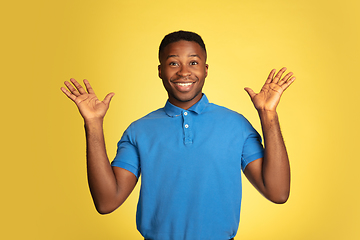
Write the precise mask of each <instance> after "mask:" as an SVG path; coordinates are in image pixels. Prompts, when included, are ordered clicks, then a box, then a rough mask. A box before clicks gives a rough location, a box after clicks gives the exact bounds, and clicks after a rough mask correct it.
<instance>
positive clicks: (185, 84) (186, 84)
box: [176, 83, 192, 87]
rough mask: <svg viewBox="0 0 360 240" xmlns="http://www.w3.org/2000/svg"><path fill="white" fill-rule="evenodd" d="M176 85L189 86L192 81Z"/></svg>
mask: <svg viewBox="0 0 360 240" xmlns="http://www.w3.org/2000/svg"><path fill="white" fill-rule="evenodd" d="M176 84H177V85H180V86H182V87H187V86H190V85H191V84H192V83H176Z"/></svg>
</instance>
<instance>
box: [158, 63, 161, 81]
mask: <svg viewBox="0 0 360 240" xmlns="http://www.w3.org/2000/svg"><path fill="white" fill-rule="evenodd" d="M158 75H159V78H161V65H158Z"/></svg>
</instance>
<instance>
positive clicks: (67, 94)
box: [60, 87, 76, 102]
mask: <svg viewBox="0 0 360 240" xmlns="http://www.w3.org/2000/svg"><path fill="white" fill-rule="evenodd" d="M60 89H61V91H62V92H63V93H65V95H66V96H67V97H68V98H70V99H71V100H73V101H74V102H75V99H76V96H75V95H74V94H72V93H70V92H69V91H68V90H67V89H66V88H64V87H62V88H60Z"/></svg>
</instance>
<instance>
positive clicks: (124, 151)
mask: <svg viewBox="0 0 360 240" xmlns="http://www.w3.org/2000/svg"><path fill="white" fill-rule="evenodd" d="M130 133H131V130H130V127H129V128H128V129H127V130H126V131H125V132H124V134H123V136H122V137H121V139H120V141H119V142H118V148H117V153H116V156H115V158H114V160H113V161H112V162H111V166H113V167H120V168H123V169H126V170H128V171H130V172H132V173H133V174H134V175H135V176H136V177H137V178H139V176H140V158H139V154H138V150H137V147H136V146H135V144H134V142H133V139H132V137H131V134H130Z"/></svg>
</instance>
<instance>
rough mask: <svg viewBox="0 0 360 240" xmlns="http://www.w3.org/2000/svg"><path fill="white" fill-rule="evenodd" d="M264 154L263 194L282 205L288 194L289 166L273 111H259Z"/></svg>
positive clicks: (275, 114)
mask: <svg viewBox="0 0 360 240" xmlns="http://www.w3.org/2000/svg"><path fill="white" fill-rule="evenodd" d="M259 117H260V121H261V126H262V130H263V137H264V144H265V153H264V158H263V162H262V178H263V187H264V194H265V195H266V197H267V198H268V199H270V200H271V201H273V202H278V203H283V202H285V201H286V200H287V198H288V197H289V192H290V164H289V159H288V155H287V151H286V147H285V143H284V140H283V137H282V134H281V130H280V125H279V119H278V115H277V113H276V112H275V111H259Z"/></svg>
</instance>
